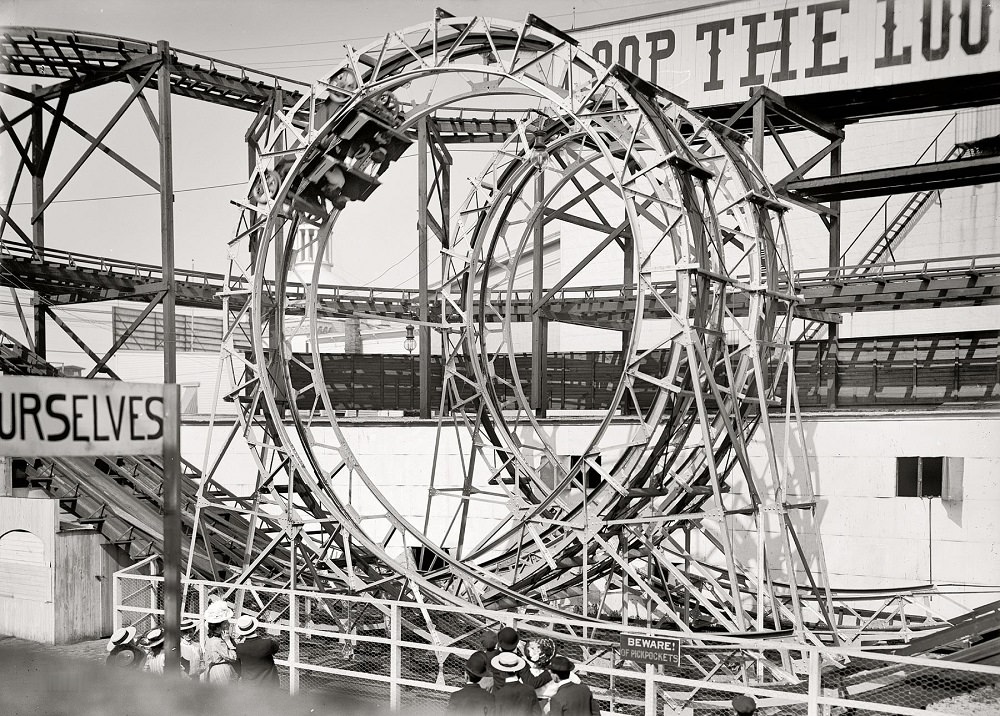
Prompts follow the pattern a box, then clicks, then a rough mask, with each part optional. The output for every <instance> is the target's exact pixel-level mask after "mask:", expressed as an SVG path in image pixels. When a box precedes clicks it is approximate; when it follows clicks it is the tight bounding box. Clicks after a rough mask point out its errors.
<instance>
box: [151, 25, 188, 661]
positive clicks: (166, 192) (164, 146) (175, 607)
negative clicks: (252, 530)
mask: <svg viewBox="0 0 1000 716" xmlns="http://www.w3.org/2000/svg"><path fill="white" fill-rule="evenodd" d="M157 51H158V52H159V55H160V68H159V70H158V72H157V77H156V86H157V100H158V109H159V130H160V131H159V142H160V247H161V249H162V255H163V256H162V262H163V285H164V288H165V290H166V293H165V294H164V296H163V382H164V383H165V384H166V385H167V386H168V387H167V390H168V391H173V393H174V394H175V395H176V393H177V391H178V387H177V385H176V383H177V353H176V351H177V336H176V334H175V328H174V320H175V317H174V304H175V301H176V296H177V286H176V283H175V281H174V165H173V128H172V126H171V119H170V64H171V63H170V44H169V43H167V42H166V41H163V40H161V41H160V42H158V43H157ZM171 402H173V401H169V400H168V401H167V404H168V405H169V404H170V403H171ZM179 403H180V401H179V400H177V401H176V402H174V405H175V409H176V408H179ZM175 420H176V421H177V422H176V424H177V426H178V429H177V434H176V435H175V436H170V442H174V443H175V444H174V445H173V446H172V448H173V449H170V450H166V449H165V450H164V454H163V617H164V619H163V625H164V627H165V632H166V634H165V636H166V641H165V644H164V653H165V654H166V660H165V668H166V669H167V670H168V671H177V670H178V669H179V668H180V656H181V655H180V623H181V563H182V558H181V512H180V503H181V480H180V447H179V445H178V444H176V443H179V441H180V429H179V425H180V415H177V416H175ZM165 437H167V436H165ZM165 442H166V441H165Z"/></svg>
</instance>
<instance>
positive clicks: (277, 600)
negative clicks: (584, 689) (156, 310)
mask: <svg viewBox="0 0 1000 716" xmlns="http://www.w3.org/2000/svg"><path fill="white" fill-rule="evenodd" d="M149 566H150V565H145V564H144V563H140V564H139V565H136V566H133V567H131V568H129V569H126V570H123V571H121V572H119V573H117V574H116V575H115V580H116V583H115V595H116V596H115V618H116V626H129V625H132V626H135V627H136V628H137V629H138V630H139V631H140V632H141V631H143V630H145V629H149V628H152V626H154V625H157V624H158V623H159V620H160V618H161V615H162V578H161V577H159V576H157V575H155V574H150V573H149V569H148V567H149ZM213 599H225V600H226V601H228V602H230V603H231V604H232V605H233V607H234V609H235V610H236V611H237V613H240V614H252V615H254V616H255V617H257V618H258V620H259V621H260V622H261V624H262V626H264V628H265V629H267V631H268V633H269V634H270V635H271V636H273V637H274V638H275V639H277V640H278V642H279V644H280V646H281V649H280V651H279V658H278V660H277V661H278V663H279V669H280V672H281V683H282V685H283V687H284V688H287V689H288V690H289V691H290V692H292V693H295V692H298V691H309V692H313V693H320V694H323V693H326V694H329V695H330V698H331V699H336V702H337V703H354V704H357V709H356V710H357V711H358V712H359V713H360V712H362V711H365V710H370V709H374V710H375V712H378V711H384V710H386V709H393V710H398V711H402V712H404V713H414V714H439V713H444V712H445V709H446V706H447V701H448V696H449V694H450V692H451V691H453V690H454V689H456V688H458V687H459V686H461V685H462V684H463V683H464V682H465V677H464V664H465V660H466V658H467V657H468V656H469V654H471V653H472V652H474V651H477V650H479V649H482V648H483V637H484V635H485V634H486V633H487V632H488V631H492V632H497V631H499V629H500V628H502V627H503V626H508V625H509V626H513V627H515V628H517V629H518V631H519V633H520V634H521V636H522V639H523V640H528V639H541V638H545V639H551V640H552V641H553V642H554V645H555V653H558V654H562V655H564V656H566V657H568V658H569V659H570V660H571V661H573V662H574V664H576V673H577V674H578V675H579V677H580V679H581V681H582V682H583V683H585V684H586V685H588V686H589V687H590V689H591V691H592V692H593V693H594V696H595V699H596V700H597V702H598V705H599V707H600V709H601V711H602V713H606V714H623V715H628V716H654V715H655V716H660V715H661V714H668V715H670V714H672V715H676V716H695V715H697V716H702V715H709V714H729V713H731V707H730V702H731V700H732V699H733V697H734V696H736V695H738V694H747V695H751V696H753V697H754V698H755V699H756V701H757V703H758V707H759V709H758V713H759V714H761V716H772V715H774V716H777V714H782V715H783V716H784V715H785V714H803V715H806V716H820V715H823V716H838V715H840V714H851V715H852V716H861V715H862V714H909V715H916V714H923V713H926V712H928V711H933V712H935V713H940V714H952V715H953V716H971V715H972V714H975V716H979V715H980V714H984V713H1000V668H997V667H995V666H984V665H974V664H966V663H959V662H956V661H951V660H948V659H947V658H944V659H926V658H912V657H901V656H893V655H891V654H888V653H876V652H873V651H860V650H857V649H837V648H830V647H822V646H815V645H806V644H802V643H797V642H791V641H788V640H781V639H775V640H751V639H741V638H736V637H730V636H726V635H723V634H697V635H692V634H683V633H676V632H661V631H656V630H649V629H640V628H637V627H635V626H626V625H623V626H617V625H614V624H606V623H602V624H594V623H592V622H587V621H582V620H572V619H561V618H555V617H549V616H539V615H526V614H517V613H507V612H491V611H485V610H483V611H479V610H471V609H458V608H454V607H445V606H439V605H426V604H412V603H397V602H391V601H383V600H375V599H367V598H365V597H356V596H347V595H331V594H321V593H318V592H309V593H302V592H296V593H294V594H293V593H291V592H289V591H288V590H278V589H270V588H264V587H254V586H239V587H234V586H232V585H227V584H223V583H212V582H202V581H195V580H191V581H186V582H185V585H184V612H185V616H193V617H197V616H198V615H199V614H201V613H202V612H203V611H204V608H205V606H207V604H208V603H209V602H210V601H211V600H213ZM623 635H624V636H638V637H641V638H645V639H650V638H655V639H656V640H658V641H656V644H658V645H659V647H663V645H664V644H667V645H670V644H675V645H676V651H669V653H668V652H662V653H661V652H658V651H656V649H652V650H651V651H650V654H651V656H650V657H648V658H649V660H651V661H659V662H661V663H651V664H648V665H647V664H645V663H638V662H637V661H633V660H630V659H629V658H626V657H628V656H630V654H629V653H627V652H623V647H622V641H623ZM650 643H652V642H650ZM659 647H658V648H659ZM661 651H662V649H661ZM994 651H997V650H994ZM632 656H634V654H632ZM992 658H996V655H994V656H993V657H992ZM984 704H985V705H984ZM984 709H985V710H984ZM990 709H992V710H990Z"/></svg>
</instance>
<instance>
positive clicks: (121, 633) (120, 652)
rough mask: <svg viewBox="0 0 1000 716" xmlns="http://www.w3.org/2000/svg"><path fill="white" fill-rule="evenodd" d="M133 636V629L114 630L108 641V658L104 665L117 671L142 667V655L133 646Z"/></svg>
mask: <svg viewBox="0 0 1000 716" xmlns="http://www.w3.org/2000/svg"><path fill="white" fill-rule="evenodd" d="M135 635H136V631H135V627H131V626H130V627H121V628H119V629H115V633H114V634H112V635H111V638H110V639H109V640H108V658H107V659H105V660H104V663H105V664H106V665H107V666H114V667H117V668H119V669H138V668H139V667H140V666H142V660H143V658H144V654H143V653H142V650H140V649H139V648H138V647H137V646H136V645H135Z"/></svg>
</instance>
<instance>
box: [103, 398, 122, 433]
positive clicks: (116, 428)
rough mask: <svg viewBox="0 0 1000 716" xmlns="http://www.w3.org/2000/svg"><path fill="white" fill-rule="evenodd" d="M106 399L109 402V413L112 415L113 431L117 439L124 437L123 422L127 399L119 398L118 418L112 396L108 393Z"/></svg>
mask: <svg viewBox="0 0 1000 716" xmlns="http://www.w3.org/2000/svg"><path fill="white" fill-rule="evenodd" d="M104 399H105V400H106V401H107V403H108V415H109V416H110V417H111V433H112V434H113V435H114V438H115V440H120V439H121V437H122V424H123V423H124V418H125V401H124V400H122V399H121V398H119V399H118V401H117V403H118V420H117V421H116V420H115V409H114V406H113V405H112V401H111V396H110V395H106V396H104Z"/></svg>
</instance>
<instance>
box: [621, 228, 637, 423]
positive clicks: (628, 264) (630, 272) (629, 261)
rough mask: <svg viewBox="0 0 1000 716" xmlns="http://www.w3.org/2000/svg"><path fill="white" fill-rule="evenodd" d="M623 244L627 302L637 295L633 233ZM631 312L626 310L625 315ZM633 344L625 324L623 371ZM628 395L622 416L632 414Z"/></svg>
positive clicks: (629, 233) (623, 284)
mask: <svg viewBox="0 0 1000 716" xmlns="http://www.w3.org/2000/svg"><path fill="white" fill-rule="evenodd" d="M622 244H623V249H622V252H623V253H624V256H625V259H624V262H623V263H622V288H623V289H624V290H623V292H622V297H623V298H624V299H625V300H626V301H627V300H628V299H629V298H631V297H633V296H634V295H635V291H633V290H632V284H633V282H634V281H635V267H634V264H633V257H632V254H633V253H634V251H635V239H634V238H632V232H631V231H629V232H628V233H627V234H626V235H624V236H622ZM628 314H629V312H628V310H627V309H626V310H625V315H628ZM631 342H632V325H631V324H629V323H626V324H625V327H624V328H623V329H622V370H623V371H624V370H625V368H626V367H627V366H626V364H625V361H627V360H628V346H629V343H631ZM628 395H629V394H628V393H626V394H625V400H624V401H622V406H621V408H622V414H625V415H627V414H628V413H630V412H632V404H631V403H630V402H629V399H628Z"/></svg>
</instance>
